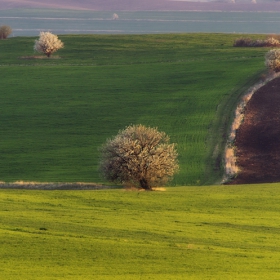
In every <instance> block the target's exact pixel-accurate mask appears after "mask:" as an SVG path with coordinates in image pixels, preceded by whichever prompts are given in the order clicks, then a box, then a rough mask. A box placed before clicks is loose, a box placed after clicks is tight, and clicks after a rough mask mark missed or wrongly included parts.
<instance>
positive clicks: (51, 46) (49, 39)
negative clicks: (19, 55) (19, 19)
mask: <svg viewBox="0 0 280 280" xmlns="http://www.w3.org/2000/svg"><path fill="white" fill-rule="evenodd" d="M63 47H64V44H63V43H62V42H61V40H59V39H58V37H57V35H54V34H52V33H51V32H40V37H39V40H35V45H34V50H35V51H37V52H40V53H44V54H45V55H46V56H47V57H50V56H51V54H53V53H54V52H56V51H58V50H59V49H62V48H63Z"/></svg>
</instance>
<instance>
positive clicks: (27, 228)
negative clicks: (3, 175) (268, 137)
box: [0, 184, 280, 280]
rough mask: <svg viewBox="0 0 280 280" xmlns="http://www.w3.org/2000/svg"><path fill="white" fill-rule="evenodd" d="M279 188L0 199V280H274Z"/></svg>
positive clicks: (11, 194)
mask: <svg viewBox="0 0 280 280" xmlns="http://www.w3.org/2000/svg"><path fill="white" fill-rule="evenodd" d="M278 197H279V184H271V185H269V184H264V185H242V186H211V187H209V186H208V187H176V188H174V187H173V188H166V190H165V191H163V192H162V191H154V192H138V191H124V190H106V191H38V190H36V191H24V190H1V191H0V237H1V238H0V243H1V250H0V257H1V273H0V279H30V280H33V279H53V278H55V279H215V280H216V279H278V276H279V265H278V260H279V257H280V252H279V246H280V239H279V231H280V228H279V224H280V220H279V219H280V218H279V215H278V213H279V210H280V209H279V203H278Z"/></svg>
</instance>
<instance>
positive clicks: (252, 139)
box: [227, 78, 280, 184]
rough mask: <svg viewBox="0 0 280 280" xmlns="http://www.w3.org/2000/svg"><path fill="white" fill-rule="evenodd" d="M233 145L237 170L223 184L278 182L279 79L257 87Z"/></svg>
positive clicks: (279, 155) (279, 137)
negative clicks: (230, 178)
mask: <svg viewBox="0 0 280 280" xmlns="http://www.w3.org/2000/svg"><path fill="white" fill-rule="evenodd" d="M235 147H236V159H237V165H238V167H239V169H240V171H239V173H238V175H237V177H236V178H235V179H233V180H232V181H230V182H228V183H227V184H252V183H273V182H280V78H276V79H274V80H272V81H270V82H268V83H267V84H266V85H264V86H263V87H261V88H260V89H259V90H257V91H256V92H255V93H254V95H253V96H252V98H251V99H250V101H249V102H248V104H247V106H246V108H245V113H244V121H243V123H242V124H241V126H240V128H239V129H238V130H237V133H236V139H235Z"/></svg>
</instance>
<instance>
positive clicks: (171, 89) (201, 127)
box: [0, 34, 267, 185]
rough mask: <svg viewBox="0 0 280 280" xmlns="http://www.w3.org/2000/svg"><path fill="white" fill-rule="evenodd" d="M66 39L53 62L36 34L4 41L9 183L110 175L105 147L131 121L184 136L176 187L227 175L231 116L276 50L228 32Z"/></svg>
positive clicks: (2, 175) (1, 173) (2, 173)
mask: <svg viewBox="0 0 280 280" xmlns="http://www.w3.org/2000/svg"><path fill="white" fill-rule="evenodd" d="M259 37H261V36H259ZM60 38H61V40H62V41H63V42H64V45H65V48H64V49H62V50H60V51H58V52H57V54H56V55H54V58H53V59H47V58H46V59H45V58H44V57H43V56H42V58H40V57H38V56H37V55H35V54H34V53H33V50H32V47H33V45H34V40H35V38H28V37H24V38H23V37H18V38H17V37H15V38H11V39H9V40H7V41H3V42H1V44H0V60H1V66H0V71H1V83H0V91H1V96H0V109H1V119H0V126H1V132H2V133H1V141H0V151H1V158H0V166H1V169H0V179H1V180H3V181H15V180H29V181H32V180H35V181H55V182H57V181H71V182H73V181H95V182H101V180H102V179H101V178H100V177H99V174H98V171H97V165H98V157H99V154H98V147H99V146H100V145H101V144H102V143H104V141H105V140H106V139H107V138H109V137H111V136H112V135H115V134H116V133H117V132H118V131H119V130H120V129H123V128H125V127H126V126H127V125H130V124H143V125H146V126H151V127H158V129H159V130H161V131H164V132H166V133H167V134H168V135H169V136H170V138H171V139H170V140H171V141H172V142H175V143H177V148H178V153H179V164H180V173H179V174H178V175H176V176H175V178H174V181H173V184H175V185H190V184H198V185H200V184H204V183H209V184H211V183H213V182H217V181H218V180H219V179H220V178H221V175H222V171H221V170H222V169H221V166H222V164H221V155H222V152H223V143H224V141H225V135H226V128H227V125H228V120H229V117H230V114H231V112H232V110H233V108H234V106H235V104H236V100H237V99H238V96H239V95H240V93H241V92H242V90H245V89H246V88H248V87H249V86H250V85H251V84H252V83H254V82H255V81H256V80H257V79H258V78H259V73H260V72H261V71H263V70H264V69H265V67H264V62H263V60H264V59H263V56H264V53H265V52H266V51H267V50H264V49H261V48H260V49H258V48H245V49H243V48H234V47H232V44H233V41H234V39H236V38H237V35H226V34H168V35H162V34H160V35H133V36H132V35H115V36H113V35H102V36H100V35H99V36H98V35H88V36H86V35H73V36H60ZM34 56H35V57H34Z"/></svg>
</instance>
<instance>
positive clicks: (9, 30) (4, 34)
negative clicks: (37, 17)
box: [0, 25, 13, 39]
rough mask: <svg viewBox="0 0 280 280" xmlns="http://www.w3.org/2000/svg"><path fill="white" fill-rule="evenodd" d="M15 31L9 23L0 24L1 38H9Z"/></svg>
mask: <svg viewBox="0 0 280 280" xmlns="http://www.w3.org/2000/svg"><path fill="white" fill-rule="evenodd" d="M12 32H13V30H12V28H11V27H10V26H8V25H2V26H0V39H7V38H8V36H9V35H11V34H12Z"/></svg>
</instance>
